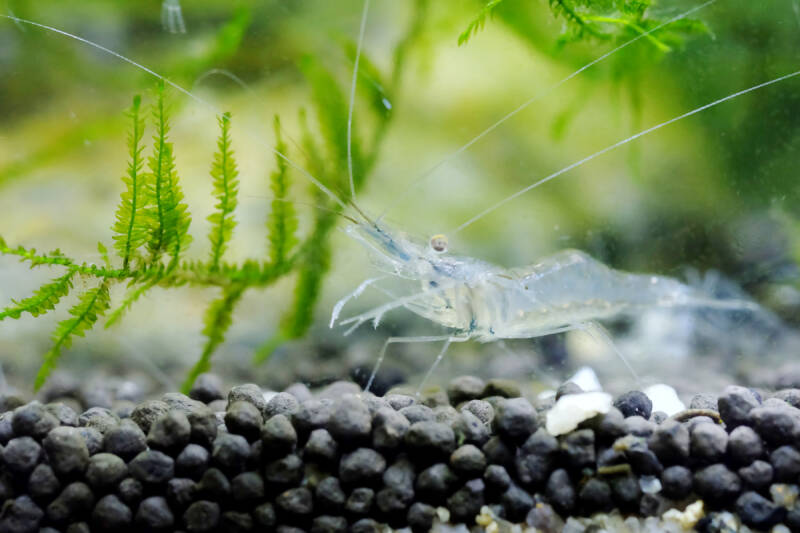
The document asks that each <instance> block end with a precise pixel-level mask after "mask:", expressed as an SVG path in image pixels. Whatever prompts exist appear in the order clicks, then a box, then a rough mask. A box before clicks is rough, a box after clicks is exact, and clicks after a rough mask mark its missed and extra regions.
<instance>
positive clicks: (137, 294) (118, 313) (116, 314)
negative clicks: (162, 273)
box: [105, 278, 160, 329]
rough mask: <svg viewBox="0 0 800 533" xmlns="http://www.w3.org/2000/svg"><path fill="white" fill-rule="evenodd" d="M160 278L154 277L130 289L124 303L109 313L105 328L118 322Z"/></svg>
mask: <svg viewBox="0 0 800 533" xmlns="http://www.w3.org/2000/svg"><path fill="white" fill-rule="evenodd" d="M159 279H160V278H154V279H152V280H149V281H148V282H147V283H142V284H141V285H139V286H138V287H135V288H133V289H130V290H128V293H127V294H126V295H125V298H124V299H123V300H122V303H121V304H120V305H119V306H117V308H116V309H114V310H113V311H112V312H111V313H110V314H109V315H108V320H106V324H105V328H106V329H108V328H110V327H111V326H113V325H114V324H116V323H117V322H118V321H119V320H120V319H121V318H122V315H124V314H125V313H127V312H128V311H130V309H131V307H132V306H133V304H134V303H136V302H137V301H138V300H139V298H141V297H142V295H143V294H144V293H146V292H147V291H149V290H150V289H152V288H153V287H154V286H155V285H156V284H157V283H158V281H159Z"/></svg>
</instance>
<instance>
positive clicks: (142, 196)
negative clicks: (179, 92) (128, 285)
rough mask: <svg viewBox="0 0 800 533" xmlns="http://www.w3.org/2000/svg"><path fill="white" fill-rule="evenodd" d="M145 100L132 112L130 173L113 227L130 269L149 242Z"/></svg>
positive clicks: (135, 104)
mask: <svg viewBox="0 0 800 533" xmlns="http://www.w3.org/2000/svg"><path fill="white" fill-rule="evenodd" d="M141 104H142V98H141V96H139V95H136V96H134V97H133V105H132V106H131V108H130V109H129V110H128V117H130V119H131V122H132V125H131V129H130V131H129V132H128V157H129V158H130V159H129V160H128V172H127V174H126V175H125V176H123V178H122V182H123V183H124V184H125V186H126V189H125V191H123V193H122V195H121V197H120V202H119V206H117V213H116V221H115V222H114V225H113V226H112V227H111V230H112V231H113V232H114V233H115V235H114V237H113V239H114V247H115V248H116V250H117V253H118V254H119V256H120V257H121V258H122V268H123V269H127V268H128V265H129V263H130V261H131V258H132V257H133V255H134V253H135V252H136V250H138V249H139V248H140V247H141V246H143V245H144V244H145V243H146V242H147V238H148V232H147V225H146V222H145V216H144V211H145V209H146V208H147V199H148V194H147V189H146V184H145V177H144V175H143V174H142V168H143V165H144V160H143V157H142V150H143V149H144V146H143V145H142V137H143V135H144V118H143V117H142V116H141V114H140V111H141Z"/></svg>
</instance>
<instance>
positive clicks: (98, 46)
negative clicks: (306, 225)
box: [0, 13, 347, 209]
mask: <svg viewBox="0 0 800 533" xmlns="http://www.w3.org/2000/svg"><path fill="white" fill-rule="evenodd" d="M0 17H2V18H6V19H9V20H12V21H14V22H17V23H21V24H28V25H30V26H35V27H37V28H42V29H44V30H47V31H51V32H53V33H57V34H59V35H63V36H64V37H68V38H70V39H74V40H76V41H79V42H81V43H83V44H87V45H89V46H91V47H93V48H96V49H98V50H100V51H101V52H105V53H106V54H109V55H111V56H114V57H116V58H117V59H121V60H122V61H125V62H126V63H128V64H131V65H133V66H134V67H136V68H138V69H140V70H143V71H144V72H147V73H148V74H150V75H151V76H153V77H155V78H157V79H159V80H161V81H163V82H164V83H166V84H167V85H169V86H170V87H172V88H173V89H175V90H177V91H179V92H181V93H182V94H185V95H186V96H188V97H189V98H191V99H192V100H194V101H195V102H197V103H199V104H202V105H204V106H206V107H207V108H209V109H211V110H212V111H213V112H214V113H215V114H217V115H222V111H221V110H220V109H219V108H217V107H216V106H215V105H214V104H212V103H211V102H208V101H206V100H203V99H202V98H200V97H199V96H196V95H195V94H193V93H192V92H191V91H189V90H187V89H184V88H183V87H181V86H180V85H178V84H177V83H175V82H174V81H171V80H169V79H168V78H166V77H165V76H162V75H161V74H159V73H158V72H156V71H154V70H151V69H149V68H147V67H145V66H144V65H142V64H141V63H137V62H136V61H134V60H132V59H129V58H127V57H125V56H124V55H122V54H120V53H119V52H115V51H114V50H111V49H110V48H106V47H105V46H103V45H101V44H98V43H95V42H92V41H90V40H89V39H85V38H83V37H81V36H79V35H75V34H74V33H69V32H67V31H64V30H59V29H58V28H54V27H53V26H48V25H46V24H40V23H38V22H34V21H32V20H27V19H23V18H19V17H15V16H12V15H4V14H2V13H0ZM267 147H268V148H269V149H270V150H271V151H272V153H274V154H275V155H277V156H278V157H280V158H281V159H283V160H284V161H286V163H287V164H289V165H290V166H291V167H292V168H294V169H295V170H297V171H299V172H300V173H301V174H303V175H304V176H305V177H306V178H307V179H308V180H309V181H311V183H313V184H314V185H315V186H316V187H317V188H318V189H319V190H321V191H322V192H323V193H325V194H326V195H328V196H329V197H330V198H331V199H332V200H333V201H334V202H336V203H337V204H338V205H340V206H341V207H342V208H343V209H347V205H346V204H345V203H344V202H343V201H342V200H341V199H340V198H339V197H338V196H336V195H335V194H334V193H333V192H332V191H331V190H330V189H328V188H327V187H325V186H324V185H323V184H322V182H320V181H319V180H318V179H317V178H315V177H314V176H312V175H311V174H310V173H309V172H308V171H307V170H306V169H304V168H303V167H301V166H300V165H298V164H297V163H295V162H294V161H292V160H291V159H289V158H288V157H286V155H285V154H283V153H281V152H279V151H278V150H276V149H275V148H273V147H272V146H269V145H267Z"/></svg>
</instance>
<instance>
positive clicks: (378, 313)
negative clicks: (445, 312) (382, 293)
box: [339, 287, 450, 336]
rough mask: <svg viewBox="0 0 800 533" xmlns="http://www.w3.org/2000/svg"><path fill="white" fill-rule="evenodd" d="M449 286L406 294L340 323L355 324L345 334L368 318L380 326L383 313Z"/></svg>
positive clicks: (376, 325) (343, 324)
mask: <svg viewBox="0 0 800 533" xmlns="http://www.w3.org/2000/svg"><path fill="white" fill-rule="evenodd" d="M448 288H450V287H440V288H439V289H437V290H433V291H427V292H418V293H414V294H411V295H409V296H404V297H402V298H398V299H396V300H394V301H391V302H389V303H386V304H384V305H381V306H378V307H375V308H373V309H370V310H369V311H367V312H366V313H361V314H360V315H356V316H352V317H350V318H346V319H344V320H342V321H341V322H339V324H340V325H342V326H346V325H347V324H353V325H352V326H350V329H348V330H347V331H345V332H344V335H345V336H347V335H349V334H351V333H352V332H353V331H355V330H356V329H357V328H358V326H360V325H361V324H363V323H364V322H366V321H368V320H372V321H373V323H374V326H375V327H378V323H379V322H380V320H381V317H382V316H383V315H385V314H386V313H388V312H389V311H391V310H393V309H397V308H398V307H405V306H406V305H407V304H409V303H412V302H414V300H419V299H422V298H425V297H428V296H429V295H431V294H433V293H436V292H441V291H443V290H445V289H448Z"/></svg>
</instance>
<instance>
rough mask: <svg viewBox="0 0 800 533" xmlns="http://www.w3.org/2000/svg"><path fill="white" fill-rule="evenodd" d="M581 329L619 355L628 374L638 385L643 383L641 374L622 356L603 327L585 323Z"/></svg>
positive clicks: (594, 323) (593, 323)
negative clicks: (640, 377)
mask: <svg viewBox="0 0 800 533" xmlns="http://www.w3.org/2000/svg"><path fill="white" fill-rule="evenodd" d="M580 329H582V330H583V331H585V332H586V333H588V334H589V336H590V337H592V338H593V339H594V340H596V341H598V342H602V343H604V344H606V345H607V346H609V347H610V348H611V349H612V350H614V353H616V354H617V357H619V359H620V361H622V364H624V365H625V368H627V369H628V372H630V373H631V375H632V376H633V379H635V380H636V382H637V383H641V379H639V374H637V373H636V371H635V370H634V369H633V366H631V364H630V362H629V361H628V358H627V357H625V356H624V355H622V352H621V351H619V348H617V345H616V344H614V340H613V339H612V338H611V335H609V334H608V331H606V329H605V328H604V327H603V326H601V325H600V324H598V323H597V322H585V323H583V324H581V328H580Z"/></svg>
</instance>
